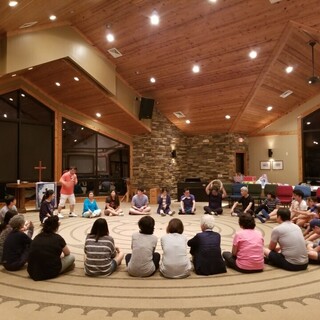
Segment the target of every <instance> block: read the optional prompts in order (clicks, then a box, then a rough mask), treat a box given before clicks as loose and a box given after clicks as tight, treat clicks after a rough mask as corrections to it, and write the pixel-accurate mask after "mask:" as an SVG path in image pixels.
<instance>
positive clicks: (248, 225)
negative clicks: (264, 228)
mask: <svg viewBox="0 0 320 320" xmlns="http://www.w3.org/2000/svg"><path fill="white" fill-rule="evenodd" d="M239 226H240V227H241V228H243V229H254V228H255V227H256V222H255V221H254V217H253V216H252V215H251V214H250V213H248V212H243V213H241V214H240V216H239Z"/></svg>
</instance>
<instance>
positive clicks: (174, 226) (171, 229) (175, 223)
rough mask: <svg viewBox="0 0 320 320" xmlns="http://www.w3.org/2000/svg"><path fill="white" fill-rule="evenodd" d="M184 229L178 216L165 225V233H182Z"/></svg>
mask: <svg viewBox="0 0 320 320" xmlns="http://www.w3.org/2000/svg"><path fill="white" fill-rule="evenodd" d="M183 230H184V227H183V223H182V221H181V220H180V219H178V218H173V219H171V220H170V221H169V223H168V226H167V233H180V234H182V233H183Z"/></svg>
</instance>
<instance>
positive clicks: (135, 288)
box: [0, 205, 320, 319]
mask: <svg viewBox="0 0 320 320" xmlns="http://www.w3.org/2000/svg"><path fill="white" fill-rule="evenodd" d="M127 206H128V205H127ZM125 212H126V213H125V216H123V217H106V219H107V221H108V225H109V231H110V235H111V236H113V237H114V239H115V243H116V246H118V247H120V248H121V249H122V250H123V251H124V252H125V253H129V252H131V249H130V246H131V234H132V233H133V232H135V231H137V230H138V227H137V222H138V220H139V219H140V216H129V215H128V214H127V212H128V211H127V210H126V211H125ZM153 212H154V211H153ZM152 217H154V219H155V220H156V226H155V235H156V236H158V238H160V237H161V236H162V235H164V234H165V232H166V227H167V223H168V221H169V219H170V217H168V216H167V217H160V216H159V215H156V214H152ZM200 217H201V215H200V213H198V214H197V215H195V216H179V218H180V219H181V220H182V221H183V223H184V227H185V231H184V234H185V235H186V236H187V237H188V239H189V238H191V237H193V236H194V235H195V234H196V233H197V232H200ZM26 219H28V220H32V221H35V222H36V223H35V225H36V232H39V230H40V226H39V223H38V222H37V220H38V217H37V213H36V212H32V213H27V214H26ZM215 222H216V226H215V229H214V230H215V231H217V232H219V233H220V234H221V237H222V245H221V247H222V250H228V251H230V250H231V246H232V237H233V234H234V233H235V231H236V230H238V229H239V226H238V219H237V218H234V217H231V216H230V215H229V214H228V209H227V210H225V214H224V215H223V216H219V217H217V218H216V220H215ZM92 223H93V220H92V219H84V218H80V217H78V218H69V217H66V218H65V219H63V220H62V222H61V226H60V229H59V233H60V234H61V235H62V236H63V237H64V238H65V240H66V241H67V243H68V246H69V248H70V250H71V252H72V253H73V254H74V255H75V257H76V268H75V269H74V270H73V271H71V272H69V273H67V274H65V275H62V276H60V277H58V278H56V279H52V280H49V281H43V282H35V281H32V280H31V279H30V278H29V277H28V274H27V271H26V268H24V269H23V270H21V271H18V272H7V271H5V270H4V269H3V268H2V267H1V271H0V288H1V291H0V292H1V293H0V304H1V305H7V306H8V305H11V307H13V308H16V309H24V308H27V309H28V308H31V310H33V311H34V310H35V311H46V312H49V313H57V314H59V313H63V314H68V313H71V314H72V315H73V316H76V315H95V316H96V315H99V317H100V316H104V317H117V316H119V315H122V316H124V318H129V317H133V318H134V317H138V318H140V317H142V318H145V319H153V318H155V319H158V318H168V317H169V316H170V315H171V316H172V318H175V319H177V318H178V319H180V318H181V319H183V318H185V317H191V316H195V315H197V317H198V318H199V319H203V318H204V317H213V316H219V315H221V314H223V315H226V316H227V315H237V314H245V313H246V312H250V313H252V312H253V313H257V314H258V313H261V312H270V310H271V311H272V312H273V311H277V310H280V309H286V308H288V303H289V305H290V303H293V304H298V305H300V306H303V305H305V304H306V303H307V301H309V302H310V303H311V302H312V303H314V301H316V302H318V301H319V297H320V288H319V285H318V283H317V281H315V279H318V274H319V267H318V266H314V265H310V266H309V267H308V270H306V271H303V272H296V273H293V272H287V271H284V270H279V269H276V268H273V267H271V266H268V265H266V266H265V271H264V272H262V273H259V274H240V273H238V272H236V271H234V270H231V269H228V272H227V273H225V274H221V275H214V276H208V277H206V276H197V275H196V274H194V273H192V275H191V276H190V277H188V278H186V279H175V280H173V279H165V278H163V277H162V276H161V275H160V273H159V272H156V274H155V275H153V276H152V277H149V278H134V277H130V276H129V275H128V274H127V272H126V267H125V265H124V262H123V264H122V265H121V266H120V267H119V269H118V270H117V271H116V272H115V273H114V274H113V275H111V276H110V277H103V278H91V277H87V276H85V275H84V271H83V243H84V239H85V236H86V234H87V233H88V232H89V231H90V228H91V226H92ZM274 226H275V224H272V223H266V224H261V223H260V222H259V221H257V228H258V229H259V230H260V231H261V232H262V233H263V234H264V236H265V245H267V244H268V243H269V240H270V233H271V230H272V228H273V227H274ZM157 251H158V252H160V253H162V251H161V247H160V241H158V247H157ZM308 299H309V300H308ZM310 299H311V300H310Z"/></svg>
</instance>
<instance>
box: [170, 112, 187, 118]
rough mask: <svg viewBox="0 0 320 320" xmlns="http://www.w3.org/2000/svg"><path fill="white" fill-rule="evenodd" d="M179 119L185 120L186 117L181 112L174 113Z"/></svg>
mask: <svg viewBox="0 0 320 320" xmlns="http://www.w3.org/2000/svg"><path fill="white" fill-rule="evenodd" d="M173 114H174V115H175V116H176V117H177V118H185V117H186V116H185V115H184V114H183V113H182V112H181V111H177V112H174V113H173Z"/></svg>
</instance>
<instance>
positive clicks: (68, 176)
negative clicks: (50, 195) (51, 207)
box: [58, 167, 78, 219]
mask: <svg viewBox="0 0 320 320" xmlns="http://www.w3.org/2000/svg"><path fill="white" fill-rule="evenodd" d="M76 172H77V168H76V167H70V168H69V171H67V172H65V173H64V174H63V175H62V176H61V178H60V180H59V182H60V183H61V191H60V201H59V205H58V217H59V218H60V219H61V218H63V214H61V210H62V208H63V207H64V206H65V204H66V201H67V200H68V201H69V206H70V213H69V217H77V214H76V213H75V212H74V206H75V204H76V197H75V195H74V186H75V185H76V184H77V183H78V178H77V175H76Z"/></svg>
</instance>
